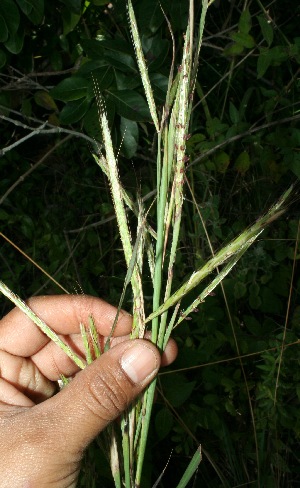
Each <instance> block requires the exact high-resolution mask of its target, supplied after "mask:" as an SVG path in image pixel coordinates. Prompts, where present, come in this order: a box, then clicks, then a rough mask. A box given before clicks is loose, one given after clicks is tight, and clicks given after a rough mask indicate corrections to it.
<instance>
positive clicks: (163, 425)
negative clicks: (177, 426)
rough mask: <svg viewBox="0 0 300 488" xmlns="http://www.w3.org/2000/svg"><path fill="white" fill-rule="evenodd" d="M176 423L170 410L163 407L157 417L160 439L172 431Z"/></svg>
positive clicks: (156, 424)
mask: <svg viewBox="0 0 300 488" xmlns="http://www.w3.org/2000/svg"><path fill="white" fill-rule="evenodd" d="M173 424H174V418H173V415H172V414H171V412H170V410H169V409H168V408H166V407H163V408H161V410H160V411H159V412H158V413H157V415H156V417H155V430H156V435H157V437H158V439H159V440H162V439H164V438H165V437H167V435H168V434H169V433H170V430H171V429H172V427H173Z"/></svg>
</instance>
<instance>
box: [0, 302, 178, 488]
mask: <svg viewBox="0 0 300 488" xmlns="http://www.w3.org/2000/svg"><path fill="white" fill-rule="evenodd" d="M27 303H28V305H29V307H30V308H31V309H32V310H33V311H34V312H35V313H36V314H37V315H38V316H39V317H41V318H42V319H43V320H44V321H45V322H46V323H47V325H49V326H50V327H51V328H52V329H53V330H54V331H55V332H56V333H57V334H59V335H60V336H62V338H63V340H64V341H65V342H66V343H68V344H69V345H70V346H71V347H72V348H73V349H74V350H75V352H76V353H77V354H79V355H81V356H82V357H84V349H83V345H82V340H81V335H80V330H79V324H80V323H87V321H88V317H89V316H90V315H92V316H93V318H94V321H95V325H96V328H97V330H98V333H99V335H100V339H101V338H102V341H103V343H104V342H105V337H107V336H108V335H109V333H110V330H111V327H112V324H113V321H114V317H115V315H116V309H115V307H113V306H111V305H109V304H108V303H106V302H104V301H102V300H100V299H98V298H95V297H88V296H73V295H60V296H45V297H35V298H31V299H30V300H28V302H27ZM130 331H131V316H130V315H129V314H127V313H126V312H121V313H120V316H119V320H118V323H117V326H116V328H115V331H114V334H113V336H114V337H113V339H112V341H111V346H112V347H111V349H110V350H109V351H107V352H105V353H104V354H103V355H102V356H101V357H100V358H98V359H97V360H95V361H94V362H93V363H92V364H90V365H89V366H87V367H86V368H85V369H84V370H83V371H80V372H78V367H77V366H76V365H75V364H74V363H73V361H71V359H69V358H68V357H67V356H66V355H65V353H63V352H62V351H61V349H59V348H58V347H57V346H56V345H55V344H54V343H53V342H52V341H50V340H49V339H48V337H46V336H45V335H44V334H43V333H42V332H41V331H40V330H39V329H38V328H37V326H36V325H35V324H34V323H33V322H32V321H31V320H30V319H29V318H27V317H26V316H25V315H24V314H23V313H22V312H21V311H19V310H18V309H16V308H15V309H13V310H12V311H11V312H10V313H9V314H8V315H6V316H5V317H4V318H3V319H2V320H1V321H0V459H1V477H0V488H12V487H13V488H46V487H50V486H51V488H71V487H75V486H76V481H77V479H78V474H79V468H80V461H81V459H82V456H83V453H84V450H85V448H86V447H87V446H88V444H89V443H90V442H91V441H92V440H93V439H94V438H95V437H96V436H97V435H98V434H99V432H101V431H102V430H103V429H104V428H105V427H106V426H107V425H108V423H109V422H111V421H112V420H114V419H115V418H117V417H118V416H119V415H120V413H121V412H123V411H124V410H125V409H126V407H127V406H128V405H129V404H130V403H131V402H132V401H133V400H134V399H135V398H136V397H137V396H138V395H139V394H140V393H141V391H142V390H143V389H144V388H145V386H146V385H148V384H149V383H150V382H151V381H152V379H153V378H154V377H155V375H156V374H157V372H158V369H159V367H160V365H161V364H162V365H166V364H169V363H171V362H172V361H173V360H174V359H175V357H176V354H177V347H176V344H175V342H174V341H172V340H171V341H170V342H169V343H168V346H167V348H166V351H165V352H164V353H163V355H162V357H160V354H159V352H158V350H157V349H156V347H155V346H154V345H153V344H152V343H151V342H150V341H147V340H142V339H136V340H127V339H128V338H129V336H128V334H129V333H130ZM61 374H63V375H64V376H66V377H69V376H74V378H73V380H72V381H71V382H70V384H69V385H67V386H66V387H65V388H64V389H63V390H61V391H60V392H59V393H57V394H56V395H54V393H55V392H56V391H57V383H56V382H57V380H58V379H59V378H60V375H61ZM53 395H54V396H53Z"/></svg>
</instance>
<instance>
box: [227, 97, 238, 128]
mask: <svg viewBox="0 0 300 488" xmlns="http://www.w3.org/2000/svg"><path fill="white" fill-rule="evenodd" d="M229 115H230V119H231V122H232V123H233V124H238V123H239V120H240V114H239V111H238V109H237V108H236V107H235V106H234V105H233V103H232V102H230V103H229Z"/></svg>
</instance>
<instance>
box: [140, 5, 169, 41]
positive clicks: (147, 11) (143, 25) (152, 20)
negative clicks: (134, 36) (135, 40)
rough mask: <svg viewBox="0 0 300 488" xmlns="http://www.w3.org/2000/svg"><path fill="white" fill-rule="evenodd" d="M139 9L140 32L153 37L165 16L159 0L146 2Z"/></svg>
mask: <svg viewBox="0 0 300 488" xmlns="http://www.w3.org/2000/svg"><path fill="white" fill-rule="evenodd" d="M138 7H139V19H140V20H139V26H138V27H139V30H140V33H141V34H146V35H151V34H152V35H153V34H155V32H156V31H157V30H158V29H159V27H160V26H161V24H162V23H163V21H164V15H163V12H162V9H161V6H160V3H159V2H158V1H157V0H144V1H143V2H140V4H139V5H138Z"/></svg>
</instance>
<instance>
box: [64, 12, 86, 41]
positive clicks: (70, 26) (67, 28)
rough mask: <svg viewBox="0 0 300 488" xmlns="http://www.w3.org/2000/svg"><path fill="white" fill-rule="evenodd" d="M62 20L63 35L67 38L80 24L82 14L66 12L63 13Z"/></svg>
mask: <svg viewBox="0 0 300 488" xmlns="http://www.w3.org/2000/svg"><path fill="white" fill-rule="evenodd" d="M62 18H63V34H64V36H67V35H68V34H69V33H70V32H72V31H73V30H74V29H75V27H76V25H77V24H78V22H79V21H80V19H81V16H80V14H75V13H74V12H72V11H70V10H67V9H66V10H64V11H63V13H62Z"/></svg>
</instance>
